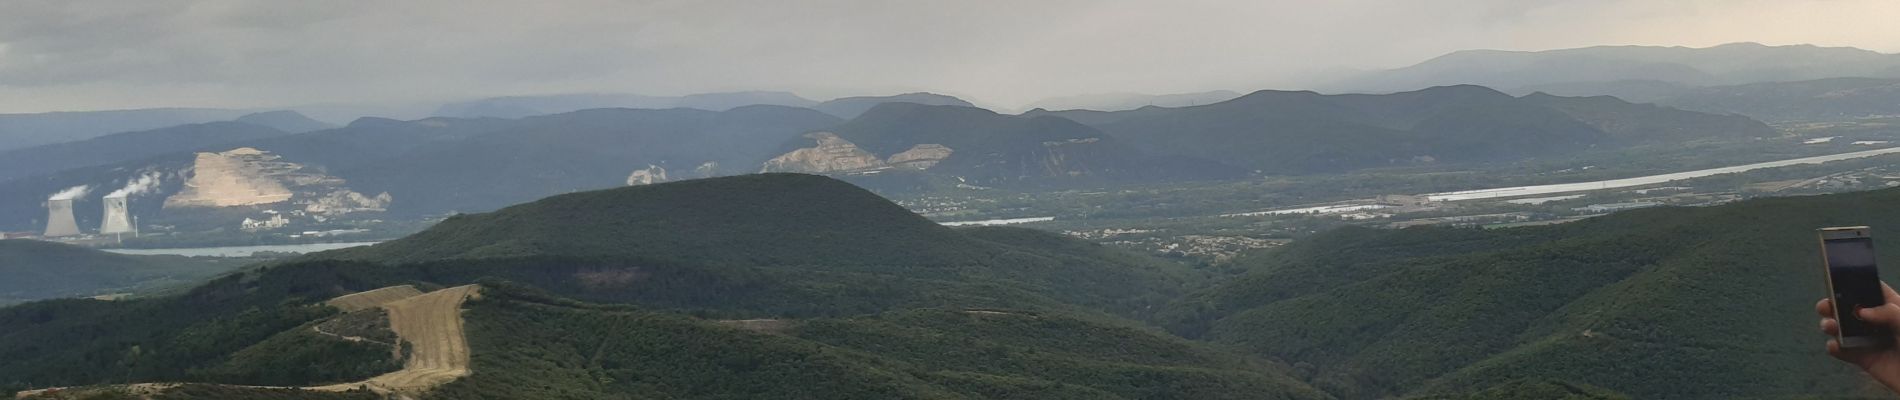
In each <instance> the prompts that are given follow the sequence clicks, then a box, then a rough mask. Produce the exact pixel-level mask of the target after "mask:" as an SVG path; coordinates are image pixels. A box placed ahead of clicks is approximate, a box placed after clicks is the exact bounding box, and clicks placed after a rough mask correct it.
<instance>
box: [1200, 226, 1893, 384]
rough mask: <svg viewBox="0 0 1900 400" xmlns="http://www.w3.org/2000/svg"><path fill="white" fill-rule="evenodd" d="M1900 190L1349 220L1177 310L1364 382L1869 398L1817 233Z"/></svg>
mask: <svg viewBox="0 0 1900 400" xmlns="http://www.w3.org/2000/svg"><path fill="white" fill-rule="evenodd" d="M1896 201H1900V191H1896V190H1883V191H1876V192H1865V193H1853V194H1841V195H1830V196H1816V197H1797V198H1775V199H1762V200H1753V201H1747V202H1742V203H1737V204H1730V205H1724V206H1717V207H1708V208H1660V209H1649V210H1640V211H1632V212H1624V213H1618V214H1615V215H1611V216H1605V217H1598V218H1593V219H1589V220H1584V221H1579V222H1574V223H1569V224H1563V225H1555V226H1546V227H1531V228H1517V229H1505V230H1491V231H1480V230H1466V229H1445V228H1427V229H1407V230H1399V231H1366V230H1352V231H1343V232H1337V233H1335V234H1331V235H1324V236H1321V237H1316V238H1314V239H1313V240H1308V241H1304V242H1301V243H1297V244H1295V245H1293V246H1289V247H1288V248H1286V249H1284V250H1282V251H1279V252H1276V253H1270V254H1260V255H1253V256H1251V257H1249V258H1246V259H1243V260H1242V261H1240V262H1241V263H1243V264H1247V265H1248V266H1249V267H1250V268H1251V269H1252V271H1251V272H1250V273H1248V274H1247V275H1246V276H1244V277H1242V278H1239V279H1236V280H1234V281H1231V282H1228V283H1225V284H1223V285H1220V286H1219V287H1216V288H1214V289H1211V290H1208V291H1205V292H1202V293H1198V294H1196V295H1193V296H1190V297H1189V298H1188V299H1186V300H1183V301H1182V302H1180V303H1179V304H1177V305H1176V307H1174V309H1173V310H1171V311H1170V312H1171V313H1172V318H1171V321H1173V322H1171V324H1172V326H1173V327H1174V328H1175V329H1177V331H1179V332H1182V333H1184V334H1188V335H1193V336H1197V337H1203V338H1207V339H1211V340H1215V341H1219V342H1224V343H1230V344H1235V345H1239V346H1242V347H1243V348H1245V349H1248V350H1249V351H1251V352H1253V353H1255V354H1259V355H1265V356H1270V357H1273V358H1278V359H1281V360H1285V361H1287V362H1289V363H1294V364H1295V365H1299V366H1307V367H1311V368H1313V369H1315V370H1316V371H1318V374H1317V377H1316V380H1315V382H1316V384H1318V385H1320V386H1321V387H1322V388H1325V389H1329V390H1331V391H1333V392H1334V393H1335V394H1340V395H1342V396H1343V397H1348V398H1371V397H1379V396H1388V395H1398V394H1432V393H1460V392H1466V391H1472V390H1477V389H1480V388H1484V387H1489V386H1493V385H1498V384H1503V383H1506V382H1511V381H1517V380H1522V379H1535V380H1552V381H1561V382H1566V384H1581V385H1591V386H1597V387H1602V388H1606V389H1609V390H1613V391H1616V392H1621V393H1626V394H1629V395H1631V396H1634V397H1637V398H1657V397H1660V398H1733V397H1755V396H1768V397H1781V396H1794V395H1802V394H1818V395H1855V394H1865V393H1867V392H1865V390H1867V389H1868V385H1867V382H1866V381H1865V380H1864V379H1863V378H1860V377H1859V375H1858V374H1857V373H1854V372H1850V371H1849V370H1848V369H1847V368H1846V367H1845V366H1844V365H1842V364H1840V363H1838V362H1835V361H1833V360H1831V359H1829V358H1828V357H1827V356H1826V355H1825V354H1823V352H1822V351H1821V344H1822V339H1824V338H1822V337H1821V336H1820V335H1819V334H1818V333H1815V332H1814V330H1815V329H1814V317H1813V313H1812V311H1810V308H1811V305H1812V304H1813V302H1814V300H1815V299H1817V298H1819V297H1822V296H1823V286H1822V282H1821V275H1820V271H1819V270H1818V268H1819V266H1818V265H1817V264H1816V261H1815V260H1816V258H1817V257H1816V253H1815V250H1814V247H1815V243H1814V237H1813V229H1814V228H1818V227H1823V226H1839V225H1861V224H1866V225H1871V226H1874V227H1875V229H1876V231H1880V229H1882V227H1900V209H1896V208H1894V207H1893V206H1892V204H1895V202H1896ZM1885 254H1886V255H1885V256H1883V260H1885V259H1887V258H1892V257H1893V254H1894V252H1887V253H1885ZM1884 263H1885V264H1888V265H1893V264H1892V262H1884Z"/></svg>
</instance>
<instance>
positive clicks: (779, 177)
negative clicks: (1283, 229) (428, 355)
mask: <svg viewBox="0 0 1900 400" xmlns="http://www.w3.org/2000/svg"><path fill="white" fill-rule="evenodd" d="M304 259H305V260H307V261H308V262H309V263H313V264H320V263H324V262H327V261H326V260H351V261H361V262H373V263H381V264H414V263H422V264H424V265H462V266H464V267H462V268H463V269H464V270H463V271H457V273H458V274H467V275H469V276H465V277H463V278H461V279H474V278H476V277H479V275H478V274H479V273H478V272H473V271H488V272H480V273H488V274H494V275H495V276H500V277H505V278H508V279H513V280H518V281H523V282H529V283H533V284H536V285H537V286H542V287H544V288H548V289H550V290H554V291H556V292H557V293H560V294H562V295H568V296H575V297H579V298H583V299H588V300H596V301H613V302H632V303H636V304H645V305H649V306H654V307H662V308H677V309H699V310H709V311H717V312H721V313H725V314H730V315H784V314H795V315H850V314H853V313H859V312H868V311H879V310H888V309H894V308H905V307H916V306H933V307H937V306H968V307H980V306H1029V307H1039V308H1040V307H1054V308H1070V307H1073V306H1077V305H1079V306H1082V307H1084V308H1085V309H1090V310H1106V311H1109V312H1111V313H1118V314H1124V315H1133V314H1131V313H1145V312H1149V311H1152V309H1151V308H1149V307H1153V306H1158V305H1159V304H1161V303H1162V302H1165V301H1166V298H1167V297H1168V296H1173V295H1177V294H1179V293H1180V291H1181V290H1182V285H1183V284H1184V282H1185V281H1186V280H1187V279H1189V276H1188V275H1187V271H1186V270H1185V269H1184V268H1183V267H1181V266H1178V265H1173V264H1168V263H1162V262H1157V261H1153V260H1150V259H1147V258H1145V257H1139V256H1134V255H1132V254H1127V253H1123V252H1121V251H1117V250H1111V249H1108V248H1106V247H1103V246H1100V245H1095V244H1089V243H1085V242H1080V241H1077V240H1074V239H1069V238H1064V237H1061V236H1059V235H1056V234H1051V233H1045V232H1037V231H1030V230H1022V229H1010V228H990V229H969V230H953V229H951V228H947V227H944V226H940V225H938V224H936V223H934V222H931V221H929V220H927V219H924V218H923V217H921V216H918V215H916V214H913V213H911V212H910V211H909V210H905V209H904V208H903V207H900V206H897V205H895V204H892V203H890V201H888V200H885V199H884V198H882V197H878V196H877V195H876V194H873V193H871V192H869V191H866V190H864V189H860V188H857V187H855V186H852V185H850V184H847V183H844V182H842V181H838V180H835V179H832V178H827V177H822V176H816V175H802V174H756V175H741V176H732V177H721V178H711V179H699V180H691V181H682V182H670V183H664V184H655V185H647V186H636V187H626V188H619V189H609V190H601V191H594V192H582V193H574V194H567V195H560V196H554V197H550V198H547V199H543V200H540V201H536V202H532V203H527V204H522V205H517V206H513V207H508V208H504V209H502V210H498V211H495V212H492V213H485V214H470V215H462V216H457V217H453V218H450V219H449V220H446V221H443V222H442V223H440V224H437V225H436V226H434V227H431V228H430V229H428V230H425V231H423V232H420V233H417V234H415V235H412V236H410V237H407V238H403V239H399V240H395V241H390V242H386V243H382V244H378V245H374V246H369V247H362V248H353V249H343V250H335V251H330V252H323V253H316V254H311V255H307V256H305V257H304ZM603 282H605V283H603ZM719 293H724V294H725V295H717V294H719Z"/></svg>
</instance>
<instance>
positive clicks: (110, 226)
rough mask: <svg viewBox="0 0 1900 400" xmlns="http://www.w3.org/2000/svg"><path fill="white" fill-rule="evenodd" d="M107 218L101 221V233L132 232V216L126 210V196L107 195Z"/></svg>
mask: <svg viewBox="0 0 1900 400" xmlns="http://www.w3.org/2000/svg"><path fill="white" fill-rule="evenodd" d="M105 200H106V219H105V221H102V222H100V223H99V234H101V235H109V234H114V233H132V217H131V215H129V214H127V213H126V212H125V197H107V198H105Z"/></svg>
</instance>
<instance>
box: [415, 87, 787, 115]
mask: <svg viewBox="0 0 1900 400" xmlns="http://www.w3.org/2000/svg"><path fill="white" fill-rule="evenodd" d="M817 104H818V102H817V101H813V100H810V99H806V98H803V97H799V96H798V95H797V94H792V93H790V92H769V91H749V92H726V93H701V94H691V95H685V96H648V95H639V94H626V93H588V94H559V95H545V96H508V97H491V98H486V99H480V100H472V101H464V102H456V103H449V104H444V105H442V107H440V108H437V109H436V111H435V113H434V115H435V116H438V117H456V118H476V117H491V118H522V117H531V116H537V115H547V114H560V113H566V112H573V111H580V110H586V109H595V108H645V109H666V108H693V109H701V110H707V111H725V110H730V109H733V108H738V107H743V106H750V105H777V106H787V107H811V106H815V105H817Z"/></svg>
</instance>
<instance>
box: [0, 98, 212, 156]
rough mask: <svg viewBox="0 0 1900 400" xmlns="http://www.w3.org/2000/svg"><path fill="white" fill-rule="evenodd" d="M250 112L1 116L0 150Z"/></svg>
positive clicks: (172, 110)
mask: <svg viewBox="0 0 1900 400" xmlns="http://www.w3.org/2000/svg"><path fill="white" fill-rule="evenodd" d="M249 113H250V112H249V111H240V110H224V109H213V108H151V109H139V110H104V111H68V112H49V113H37V114H0V150H11V149H18V148H24V147H32V146H38V145H43V144H52V143H61V142H70V141H76V140H85V139H91V138H94V137H98V136H102V135H106V134H112V133H119V132H130V131H141V130H149V129H156V128H163V127H168V126H176V125H184V124H197V123H205V122H212V121H225V120H230V119H232V118H237V117H239V116H242V115H245V114H249Z"/></svg>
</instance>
